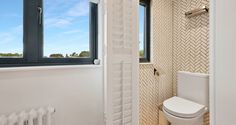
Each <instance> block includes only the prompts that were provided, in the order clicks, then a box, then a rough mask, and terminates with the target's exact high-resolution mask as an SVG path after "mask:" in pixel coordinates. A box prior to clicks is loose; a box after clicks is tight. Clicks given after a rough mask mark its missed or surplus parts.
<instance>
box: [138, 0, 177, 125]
mask: <svg viewBox="0 0 236 125" xmlns="http://www.w3.org/2000/svg"><path fill="white" fill-rule="evenodd" d="M151 13H152V14H151V16H152V19H151V20H152V41H151V43H152V44H153V45H152V49H153V50H152V54H153V60H152V64H141V65H140V125H158V105H159V104H160V103H162V101H164V100H165V99H167V98H169V97H171V96H172V95H173V94H172V31H173V29H172V23H173V22H172V20H173V19H172V18H173V16H172V1H171V0H152V1H151ZM154 67H155V68H157V70H158V72H159V73H160V76H154Z"/></svg>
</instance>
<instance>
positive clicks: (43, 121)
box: [0, 107, 56, 125]
mask: <svg viewBox="0 0 236 125" xmlns="http://www.w3.org/2000/svg"><path fill="white" fill-rule="evenodd" d="M55 111H56V110H55V108H53V107H46V108H39V109H31V110H29V111H21V112H19V113H12V114H10V115H2V116H0V125H52V116H53V114H54V113H55Z"/></svg>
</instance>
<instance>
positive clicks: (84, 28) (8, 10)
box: [0, 0, 144, 56]
mask: <svg viewBox="0 0 236 125" xmlns="http://www.w3.org/2000/svg"><path fill="white" fill-rule="evenodd" d="M13 3H14V4H13ZM142 27H144V8H143V7H141V6H140V31H139V34H140V35H139V38H140V49H142V48H143V31H144V28H142ZM88 50H89V0H44V56H49V55H50V54H53V53H61V54H64V55H65V54H71V53H73V52H77V53H80V52H81V51H88ZM22 52H23V0H1V4H0V53H22Z"/></svg>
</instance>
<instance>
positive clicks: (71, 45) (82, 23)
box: [44, 0, 90, 58]
mask: <svg viewBox="0 0 236 125" xmlns="http://www.w3.org/2000/svg"><path fill="white" fill-rule="evenodd" d="M89 48H90V45H89V0H45V5H44V57H46V58H87V57H90V49H89Z"/></svg>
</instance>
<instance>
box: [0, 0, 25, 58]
mask: <svg viewBox="0 0 236 125" xmlns="http://www.w3.org/2000/svg"><path fill="white" fill-rule="evenodd" d="M22 56H23V0H1V4H0V58H21V57H22Z"/></svg>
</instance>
